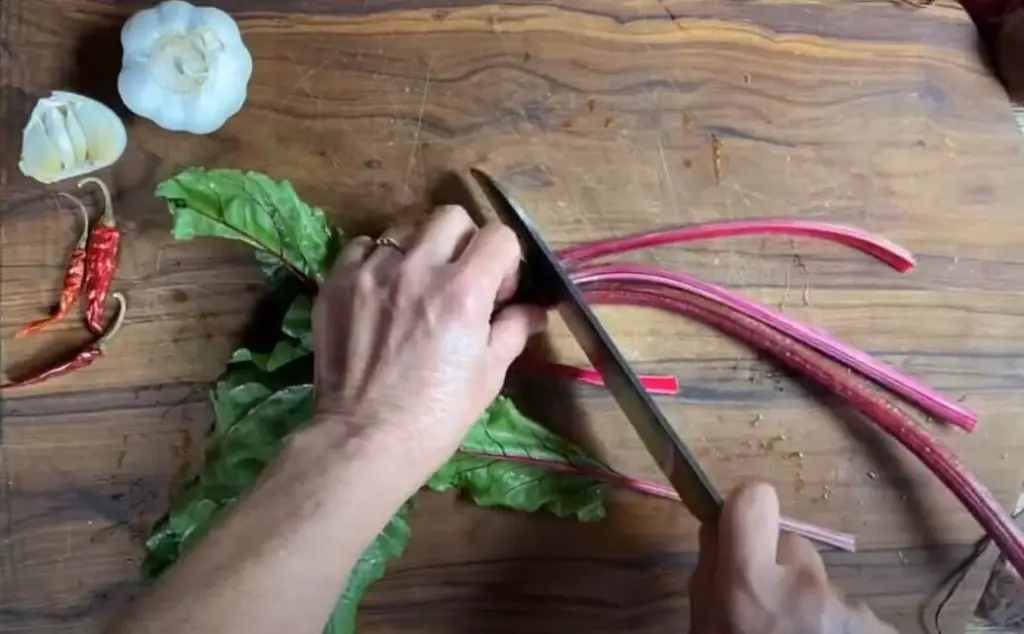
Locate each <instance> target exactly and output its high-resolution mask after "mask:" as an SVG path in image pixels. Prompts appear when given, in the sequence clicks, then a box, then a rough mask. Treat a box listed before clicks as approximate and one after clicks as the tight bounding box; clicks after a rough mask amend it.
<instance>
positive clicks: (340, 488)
mask: <svg viewBox="0 0 1024 634" xmlns="http://www.w3.org/2000/svg"><path fill="white" fill-rule="evenodd" d="M408 444H409V443H405V442H402V440H401V439H399V438H395V437H394V434H393V433H389V430H388V429H387V426H385V425H380V424H376V423H374V422H372V421H369V420H366V419H355V418H351V417H348V418H345V419H341V418H340V417H339V415H338V414H318V415H317V417H316V418H315V419H314V421H313V424H312V425H310V426H309V427H308V428H306V429H304V430H302V431H301V432H299V433H297V434H296V435H295V436H294V437H293V438H292V441H291V443H290V444H289V449H288V452H289V454H290V455H289V457H288V459H289V460H291V461H294V462H295V463H297V464H302V465H304V468H306V469H309V470H316V471H318V472H319V473H321V474H322V476H323V478H324V487H325V488H327V489H328V490H329V491H330V492H332V493H333V494H335V495H336V496H338V497H339V498H345V500H343V501H345V502H346V504H348V505H351V504H353V503H355V504H358V505H360V506H361V507H363V510H361V511H360V512H361V513H362V512H373V513H374V514H375V516H376V514H377V512H378V511H379V514H380V515H381V519H382V521H383V522H386V521H387V520H388V519H390V518H391V515H392V514H393V513H394V512H395V511H396V510H397V509H398V508H399V507H400V506H401V505H402V504H404V503H405V502H406V500H408V499H409V498H410V497H411V496H412V495H413V494H415V493H416V491H417V490H418V489H419V487H420V486H422V484H423V481H424V480H425V479H426V477H429V475H430V474H429V473H428V474H427V475H426V476H423V477H422V478H421V477H420V476H419V475H418V474H419V472H420V469H418V468H417V465H416V462H417V461H416V459H415V457H414V456H410V455H408V454H409V453H410V452H409V451H408ZM340 501H342V500H340Z"/></svg>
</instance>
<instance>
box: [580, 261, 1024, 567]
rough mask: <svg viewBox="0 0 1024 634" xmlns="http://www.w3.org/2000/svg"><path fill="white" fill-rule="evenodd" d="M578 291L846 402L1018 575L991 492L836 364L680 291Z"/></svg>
mask: <svg viewBox="0 0 1024 634" xmlns="http://www.w3.org/2000/svg"><path fill="white" fill-rule="evenodd" d="M583 290H584V295H585V297H586V298H587V299H588V301H592V302H594V303H596V304H601V303H604V304H623V305H630V306H647V307H652V308H659V309H661V310H665V311H668V312H671V313H674V314H677V315H685V316H688V317H693V318H695V319H698V320H700V321H702V322H704V323H707V324H709V325H712V326H714V327H716V328H718V329H719V330H721V331H722V332H724V333H726V334H729V335H732V336H734V337H736V338H737V339H740V340H742V341H745V342H746V343H748V344H749V345H751V346H753V347H756V348H758V349H760V350H762V351H764V352H767V353H768V354H770V355H772V356H773V357H775V358H776V359H777V360H779V361H780V362H781V363H783V364H785V365H787V366H789V367H790V368H792V369H793V370H796V371H797V372H799V373H800V374H802V375H804V376H807V377H808V378H811V379H813V380H814V381H816V382H818V383H820V384H821V385H823V386H824V387H826V388H827V389H828V390H829V391H831V392H833V393H835V394H837V395H838V396H840V397H842V398H844V399H846V400H847V401H848V402H849V403H850V404H851V405H853V406H854V407H855V408H856V409H857V410H858V411H860V412H861V413H862V414H864V415H865V416H866V417H867V418H869V419H870V420H871V421H873V422H874V423H875V424H877V425H878V426H879V427H881V428H882V429H884V430H885V431H886V432H888V433H889V434H890V435H891V436H892V437H893V438H895V439H896V440H897V441H898V442H899V443H900V444H902V445H903V446H904V447H906V448H907V449H908V450H910V452H911V453H913V454H914V455H915V456H916V457H917V458H918V459H919V460H921V462H923V463H924V464H925V466H927V467H928V468H929V469H930V470H931V471H932V473H934V474H935V476H936V477H937V478H938V479H939V480H940V481H941V482H942V483H943V484H944V485H945V486H946V487H947V488H948V489H949V490H950V491H951V492H952V493H953V495H955V496H956V497H957V499H959V500H960V502H961V503H963V505H964V506H965V507H966V508H967V511H968V512H969V513H970V514H971V515H972V516H973V517H974V518H975V520H977V521H978V523H979V524H981V526H982V528H984V529H985V532H986V533H987V534H988V535H989V537H991V538H992V540H993V541H994V542H995V543H996V544H997V545H998V546H999V549H1000V551H1002V553H1003V555H1004V556H1005V557H1006V559H1007V560H1008V561H1009V562H1010V563H1011V564H1012V565H1013V566H1014V568H1016V570H1017V572H1018V573H1020V574H1022V575H1024V534H1022V533H1021V530H1020V528H1019V527H1018V526H1017V524H1016V522H1015V521H1014V520H1013V517H1012V516H1011V515H1010V514H1009V513H1008V512H1006V510H1005V509H1003V507H1002V506H1001V505H1000V504H999V502H998V501H997V500H996V499H995V497H994V496H993V495H992V493H991V492H989V490H988V489H987V488H986V487H985V486H984V485H983V484H982V483H981V482H979V481H978V479H977V478H976V477H975V476H974V475H973V474H971V473H970V472H969V471H968V470H967V468H966V467H965V466H964V465H963V463H961V462H960V460H959V458H957V457H956V455H955V454H953V452H952V451H951V450H950V449H949V448H948V447H947V446H946V445H945V444H944V443H942V442H941V441H940V440H938V439H936V438H933V437H932V436H930V435H929V434H928V433H927V432H925V431H924V430H923V429H921V428H920V427H918V425H917V424H916V423H915V422H914V420H913V419H911V418H910V417H909V416H907V414H905V413H904V412H903V411H901V410H900V409H899V408H898V407H897V406H896V405H894V404H893V403H890V402H889V401H888V400H887V399H886V398H885V397H884V396H882V395H881V394H878V393H877V392H875V391H874V390H872V389H871V388H870V387H869V386H867V385H865V384H864V383H863V382H861V381H860V380H859V379H858V378H856V377H855V376H854V375H852V374H850V373H848V372H847V371H846V369H845V368H843V367H842V366H840V365H839V364H837V363H836V362H834V361H832V360H831V359H829V358H828V357H826V356H824V355H822V354H821V353H819V352H817V351H815V350H813V349H811V348H809V347H808V346H805V345H804V344H802V343H799V342H797V341H794V340H793V339H791V338H789V337H788V336H786V335H784V334H782V333H780V332H779V331H777V330H775V329H774V328H771V327H769V326H766V325H765V324H763V323H761V322H759V321H757V320H755V319H752V318H750V317H748V316H747V315H744V314H742V313H739V312H737V311H735V310H733V309H731V308H728V307H725V306H723V305H721V304H717V303H715V302H713V301H710V300H708V299H706V298H703V297H699V296H696V295H693V294H690V293H687V292H684V291H675V292H673V293H671V294H668V293H665V292H657V291H651V290H637V289H635V288H625V287H623V286H621V285H620V284H616V283H615V282H613V281H611V280H607V281H605V282H599V283H596V282H595V283H589V284H586V285H585V286H584V289H583Z"/></svg>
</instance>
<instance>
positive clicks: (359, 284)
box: [351, 266, 377, 295]
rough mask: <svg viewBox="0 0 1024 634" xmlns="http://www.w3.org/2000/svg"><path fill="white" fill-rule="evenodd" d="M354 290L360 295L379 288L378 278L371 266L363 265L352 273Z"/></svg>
mask: <svg viewBox="0 0 1024 634" xmlns="http://www.w3.org/2000/svg"><path fill="white" fill-rule="evenodd" d="M351 285H352V290H353V291H355V292H356V293H357V294H360V295H368V294H370V293H372V292H374V290H376V288H377V278H376V276H375V275H374V274H373V270H372V269H370V268H369V267H366V266H363V267H360V268H358V269H356V271H355V272H354V273H353V274H352V281H351Z"/></svg>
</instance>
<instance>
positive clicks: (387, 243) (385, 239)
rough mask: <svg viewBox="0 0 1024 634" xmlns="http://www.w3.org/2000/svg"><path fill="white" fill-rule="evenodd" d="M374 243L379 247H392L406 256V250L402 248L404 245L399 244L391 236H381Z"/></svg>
mask: <svg viewBox="0 0 1024 634" xmlns="http://www.w3.org/2000/svg"><path fill="white" fill-rule="evenodd" d="M373 243H374V244H376V245H377V246H378V247H391V248H392V249H394V250H396V251H398V252H399V253H401V254H403V255H404V254H405V249H403V248H402V245H400V244H398V240H395V239H394V238H392V237H390V236H381V237H379V238H377V239H376V240H374V241H373Z"/></svg>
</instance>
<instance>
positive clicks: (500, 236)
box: [487, 222, 520, 253]
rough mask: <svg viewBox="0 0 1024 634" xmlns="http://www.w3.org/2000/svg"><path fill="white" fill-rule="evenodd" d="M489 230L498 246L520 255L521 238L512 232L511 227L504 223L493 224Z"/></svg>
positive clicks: (489, 225)
mask: <svg viewBox="0 0 1024 634" xmlns="http://www.w3.org/2000/svg"><path fill="white" fill-rule="evenodd" d="M487 228H488V229H490V230H491V231H492V232H493V234H494V242H495V245H496V246H500V247H501V248H502V249H503V250H505V249H507V250H509V251H515V252H516V253H519V251H520V247H519V238H517V237H516V233H515V231H512V229H511V227H509V226H508V225H506V224H505V223H503V222H493V223H490V224H488V225H487Z"/></svg>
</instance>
